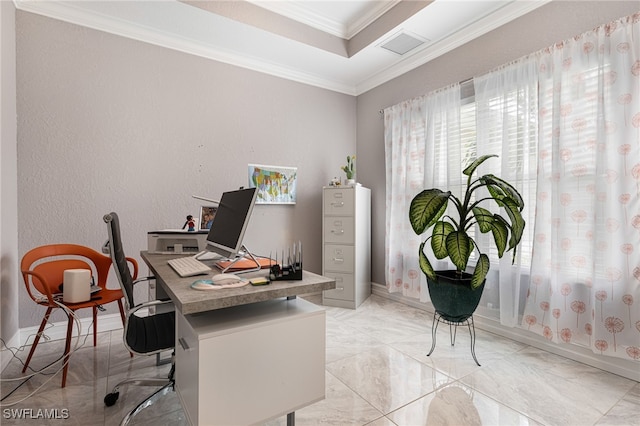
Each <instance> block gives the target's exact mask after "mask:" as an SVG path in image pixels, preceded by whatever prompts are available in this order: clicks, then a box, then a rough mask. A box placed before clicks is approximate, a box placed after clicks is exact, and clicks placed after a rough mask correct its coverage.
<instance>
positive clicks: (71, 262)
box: [20, 244, 111, 301]
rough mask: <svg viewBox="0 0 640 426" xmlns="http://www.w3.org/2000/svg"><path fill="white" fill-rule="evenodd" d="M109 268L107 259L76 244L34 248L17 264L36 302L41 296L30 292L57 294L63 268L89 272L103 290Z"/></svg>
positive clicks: (62, 277)
mask: <svg viewBox="0 0 640 426" xmlns="http://www.w3.org/2000/svg"><path fill="white" fill-rule="evenodd" d="M110 267H111V259H110V258H109V257H108V256H104V255H103V254H101V253H98V252H97V251H95V250H93V249H92V248H90V247H85V246H81V245H77V244H49V245H44V246H39V247H35V248H33V249H31V250H29V251H28V252H27V253H25V255H24V256H23V257H22V260H21V262H20V270H21V271H22V277H23V278H24V283H25V285H26V287H27V292H28V293H29V296H30V297H31V298H32V299H34V300H36V301H37V299H38V298H39V297H40V296H39V295H38V294H34V293H33V292H32V290H33V289H35V290H37V291H38V292H39V293H41V294H43V295H46V296H49V295H50V294H51V295H52V294H55V293H59V292H60V284H62V282H63V279H64V271H65V269H89V270H91V272H92V276H93V277H94V279H96V281H97V284H98V285H99V286H101V287H102V288H105V287H106V285H107V276H108V274H109V269H110ZM96 275H97V277H96Z"/></svg>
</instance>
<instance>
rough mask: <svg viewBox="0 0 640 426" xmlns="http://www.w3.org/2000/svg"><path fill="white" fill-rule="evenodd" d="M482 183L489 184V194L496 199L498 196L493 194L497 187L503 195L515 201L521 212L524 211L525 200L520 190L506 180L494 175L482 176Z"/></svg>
mask: <svg viewBox="0 0 640 426" xmlns="http://www.w3.org/2000/svg"><path fill="white" fill-rule="evenodd" d="M481 181H482V182H483V183H486V184H487V188H488V189H489V193H491V195H492V196H493V197H494V198H495V197H496V195H495V193H494V192H492V189H493V190H494V191H495V190H496V187H497V188H499V189H500V191H501V195H503V196H505V197H509V198H510V199H511V200H513V201H514V202H515V203H516V205H517V206H518V209H519V210H520V211H522V209H524V200H523V199H522V196H521V195H520V193H519V192H518V190H517V189H516V188H515V187H514V186H513V185H511V184H510V183H509V182H507V181H505V180H504V179H500V178H499V177H497V176H494V175H492V174H488V175H484V176H482V178H481Z"/></svg>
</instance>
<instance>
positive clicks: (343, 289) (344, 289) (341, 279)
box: [324, 272, 355, 300]
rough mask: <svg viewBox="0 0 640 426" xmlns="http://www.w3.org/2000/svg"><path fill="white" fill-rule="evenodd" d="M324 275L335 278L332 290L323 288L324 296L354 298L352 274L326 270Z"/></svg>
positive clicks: (344, 298)
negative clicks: (334, 286)
mask: <svg viewBox="0 0 640 426" xmlns="http://www.w3.org/2000/svg"><path fill="white" fill-rule="evenodd" d="M325 276H327V277H329V278H333V279H334V280H336V288H335V289H334V290H325V292H324V297H325V298H329V299H341V300H354V298H355V281H354V279H353V274H341V273H339V272H327V273H326V274H325Z"/></svg>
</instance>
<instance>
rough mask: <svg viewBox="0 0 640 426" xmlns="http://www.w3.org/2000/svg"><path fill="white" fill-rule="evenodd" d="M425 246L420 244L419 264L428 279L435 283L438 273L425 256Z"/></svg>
mask: <svg viewBox="0 0 640 426" xmlns="http://www.w3.org/2000/svg"><path fill="white" fill-rule="evenodd" d="M424 244H425V243H422V244H420V249H419V250H418V263H419V264H420V269H421V270H422V272H424V274H425V275H426V276H427V278H429V279H431V280H432V281H435V280H436V279H437V277H436V272H435V271H434V270H433V267H432V266H431V263H429V259H427V256H426V255H425V254H424V250H423V249H424Z"/></svg>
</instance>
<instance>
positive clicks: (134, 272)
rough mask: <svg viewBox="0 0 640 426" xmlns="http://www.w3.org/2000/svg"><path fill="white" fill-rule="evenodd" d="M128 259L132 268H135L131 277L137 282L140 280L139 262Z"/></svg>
mask: <svg viewBox="0 0 640 426" xmlns="http://www.w3.org/2000/svg"><path fill="white" fill-rule="evenodd" d="M126 259H127V262H129V263H130V264H131V266H133V273H132V274H131V277H132V278H133V280H134V281H135V280H136V279H137V278H138V261H137V260H135V259H134V258H133V257H126Z"/></svg>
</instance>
